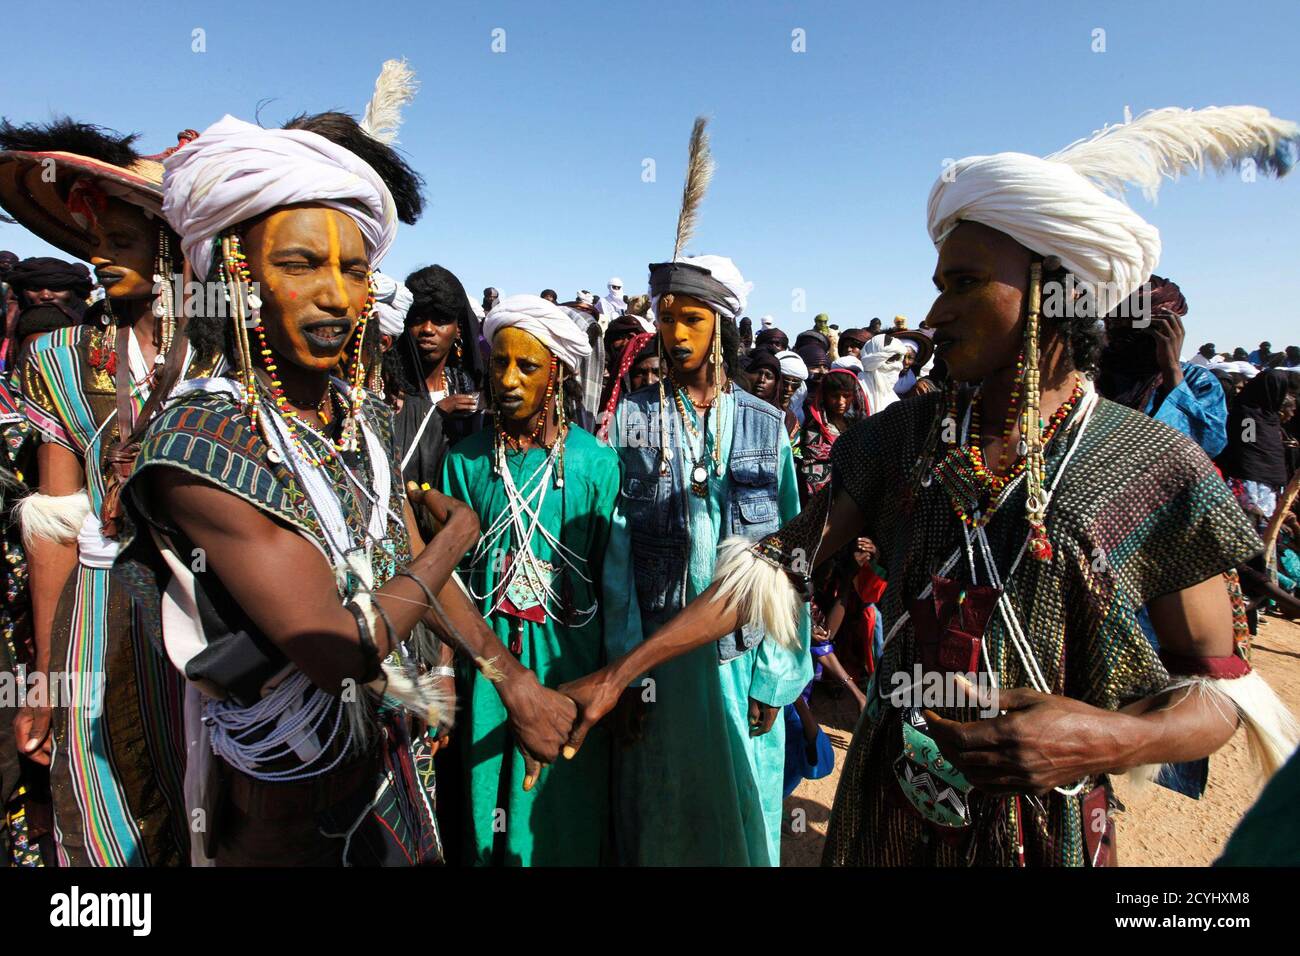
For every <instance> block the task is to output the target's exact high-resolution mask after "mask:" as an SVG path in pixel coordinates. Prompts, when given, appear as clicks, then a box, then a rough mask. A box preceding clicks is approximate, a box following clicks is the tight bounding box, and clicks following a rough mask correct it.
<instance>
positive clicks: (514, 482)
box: [443, 295, 640, 866]
mask: <svg viewBox="0 0 1300 956" xmlns="http://www.w3.org/2000/svg"><path fill="white" fill-rule="evenodd" d="M484 335H485V337H486V338H487V340H488V341H489V342H490V343H491V346H492V355H491V359H490V363H489V366H490V367H489V375H490V378H491V382H492V396H493V406H494V415H495V422H494V426H493V427H492V428H490V429H484V430H482V431H480V432H478V433H476V434H474V435H472V436H470V437H469V438H467V439H466V440H465V441H463V442H461V443H460V444H458V445H456V446H455V447H454V448H453V449H452V450H451V451H450V453H449V454H448V456H447V460H446V465H445V467H444V471H443V489H444V491H445V493H446V494H448V495H450V496H452V497H454V498H458V499H460V500H461V501H465V502H467V503H468V504H469V505H470V506H471V507H472V508H473V509H474V510H475V512H477V514H478V517H479V523H480V526H481V528H482V532H483V536H482V539H481V540H480V542H479V545H478V547H477V548H476V549H475V550H474V551H473V552H472V553H471V554H470V555H469V556H468V557H467V558H466V560H465V561H464V562H463V564H462V568H461V570H462V574H463V578H464V581H465V584H466V586H467V587H468V588H469V590H470V593H471V595H472V596H473V598H474V600H475V602H476V603H477V604H478V605H479V608H480V610H481V611H482V613H483V616H484V617H485V618H486V619H487V620H488V621H489V623H490V625H491V627H492V629H493V630H494V631H495V632H496V634H497V635H498V636H499V637H500V638H501V642H502V644H503V645H504V647H503V650H502V653H506V652H507V651H508V652H509V653H511V654H513V655H514V656H515V657H516V658H518V659H519V661H520V662H521V663H522V664H523V665H524V666H525V667H527V668H529V669H530V670H532V671H533V672H534V673H535V674H536V675H537V679H538V680H539V681H540V682H541V683H542V684H543V685H544V686H547V687H555V686H557V685H558V684H561V683H563V682H564V681H568V680H573V679H575V678H577V677H580V676H581V675H583V674H586V673H588V672H590V671H591V670H594V669H596V668H599V667H601V666H603V665H604V663H605V661H606V660H607V654H606V641H607V638H609V637H610V636H612V635H613V634H618V635H619V636H620V639H622V640H627V639H628V635H635V637H639V635H640V621H639V618H638V616H637V614H636V609H635V604H633V603H632V595H633V594H634V592H633V589H632V588H633V585H632V580H631V577H630V574H631V571H630V568H629V567H628V566H627V565H626V564H624V565H623V573H624V580H622V581H621V582H620V581H618V580H617V579H616V577H613V576H606V577H605V581H606V586H605V588H604V590H603V592H602V588H601V580H602V558H603V556H604V555H605V553H606V549H607V548H608V549H611V550H614V551H619V552H621V553H626V551H627V545H626V541H625V539H626V534H627V532H626V528H625V526H624V525H623V524H622V523H621V520H620V518H619V516H618V514H617V512H616V511H615V507H614V503H615V499H616V497H617V495H618V489H619V466H618V456H617V455H616V454H615V452H614V451H613V449H610V448H607V447H605V446H603V445H601V444H599V443H598V442H597V441H596V439H595V438H594V437H592V436H591V435H590V434H589V433H587V432H585V431H583V430H582V429H580V428H578V427H576V426H572V425H570V424H569V423H570V422H571V421H572V419H573V416H574V414H576V410H577V406H576V405H575V404H574V402H573V401H566V400H570V399H572V400H577V401H580V399H581V393H580V390H579V389H578V388H577V387H576V386H577V385H578V380H577V379H576V378H575V377H574V372H575V371H576V369H577V367H578V365H579V364H580V363H581V360H582V358H583V357H584V356H585V355H586V354H588V352H589V351H590V346H589V345H588V342H587V338H586V336H585V335H583V334H582V333H581V331H580V330H579V329H578V327H577V325H575V324H574V322H573V321H572V320H571V319H570V318H569V317H568V316H567V315H566V314H565V313H564V312H563V311H562V310H561V309H560V308H559V307H557V306H555V305H553V304H552V303H550V302H547V301H546V300H545V299H542V298H540V297H538V296H532V295H520V296H511V297H509V298H507V299H504V300H502V301H501V302H500V304H498V305H497V306H496V307H495V308H494V309H493V310H492V312H491V313H490V314H489V315H488V317H487V320H486V322H485V324H484ZM457 691H458V695H459V697H460V701H461V711H460V713H459V714H458V718H457V731H456V739H455V744H454V747H453V748H452V749H453V751H458V753H457V754H456V756H457V757H458V758H459V761H460V765H461V784H462V792H461V794H460V797H461V799H462V800H463V801H464V804H463V807H462V810H461V812H460V814H459V816H460V818H461V819H462V820H463V821H464V826H465V830H464V832H463V833H461V834H460V838H461V852H462V856H463V857H464V859H465V862H470V863H473V864H475V865H480V866H487V865H521V866H529V865H541V866H547V865H549V866H555V865H587V866H594V865H598V864H601V863H605V862H610V861H611V859H612V841H611V838H610V735H609V732H608V731H607V730H606V729H605V728H600V729H599V730H597V731H595V732H593V734H592V737H591V740H590V741H589V743H588V746H587V747H585V748H584V749H583V751H582V753H581V754H579V755H578V756H577V757H576V758H575V759H573V760H571V761H562V762H561V763H560V764H559V765H557V766H554V767H548V768H538V767H536V765H529V766H526V765H525V761H524V759H523V758H522V756H521V755H520V754H519V753H518V752H517V751H516V749H515V747H514V742H513V740H512V739H511V733H510V730H509V728H508V726H507V714H506V711H505V709H504V708H503V707H502V706H501V701H500V698H499V696H498V695H497V693H496V692H495V690H493V689H492V687H491V686H490V683H489V681H488V679H487V678H485V677H484V676H483V674H481V673H480V672H479V671H478V670H476V669H474V668H472V667H469V666H466V667H463V668H462V669H461V672H460V673H459V674H458V677H457Z"/></svg>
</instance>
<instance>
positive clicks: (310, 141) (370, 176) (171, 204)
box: [162, 116, 397, 279]
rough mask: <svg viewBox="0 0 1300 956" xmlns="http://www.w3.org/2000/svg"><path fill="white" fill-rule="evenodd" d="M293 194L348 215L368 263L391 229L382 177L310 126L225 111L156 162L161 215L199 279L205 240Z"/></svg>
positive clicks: (379, 254)
mask: <svg viewBox="0 0 1300 956" xmlns="http://www.w3.org/2000/svg"><path fill="white" fill-rule="evenodd" d="M299 202H315V203H320V204H321V205H324V206H328V207H330V208H331V209H337V210H339V211H340V212H343V213H346V214H347V215H348V216H351V217H352V219H353V221H355V222H356V224H357V226H358V227H359V228H360V229H361V235H362V238H363V239H365V243H366V251H367V252H368V253H369V255H370V263H371V265H372V266H374V265H377V264H378V263H379V261H380V260H381V259H383V257H384V253H386V252H387V251H388V249H389V247H390V246H391V245H392V244H393V238H394V237H395V236H396V234H397V207H396V206H395V205H394V203H393V196H392V193H390V192H389V190H388V187H387V186H386V185H384V181H383V180H382V179H380V178H379V175H378V174H377V173H376V172H375V171H374V170H373V169H372V168H371V167H370V165H369V164H368V163H366V162H365V161H364V160H362V159H361V158H360V157H359V156H357V155H356V154H355V153H352V152H351V151H349V150H346V149H344V148H343V147H342V146H337V145H335V144H334V143H332V142H330V141H329V140H327V139H326V138H325V137H323V136H318V135H317V134H316V133H309V132H307V131H306V130H297V129H262V128H261V127H260V126H254V125H253V124H252V123H245V122H244V121H243V120H238V119H235V118H234V117H233V116H225V117H222V118H221V119H220V120H218V121H217V122H215V123H213V124H212V125H211V126H209V127H208V128H207V129H206V130H204V131H203V133H202V134H201V135H200V136H199V137H198V139H195V140H191V141H190V142H189V143H187V144H185V145H184V146H182V147H181V148H180V149H178V150H177V151H176V152H174V153H172V154H171V155H170V156H168V157H167V159H166V160H165V161H164V162H163V205H162V212H163V216H164V217H165V218H166V220H167V222H168V223H170V224H171V227H172V228H173V229H175V230H176V233H177V235H179V236H180V237H181V248H182V249H183V250H184V251H185V258H186V259H187V260H189V263H190V265H191V266H192V267H193V269H194V274H195V275H196V276H197V277H199V278H200V279H202V278H205V277H206V276H207V274H208V271H209V269H210V268H211V266H212V240H213V239H215V238H216V237H217V236H218V235H220V234H221V233H222V232H223V231H224V230H226V229H228V228H230V227H231V226H234V225H237V224H238V223H241V222H245V221H246V220H249V219H252V218H253V217H254V216H258V215H261V214H262V213H264V212H267V211H268V210H271V209H278V208H279V207H281V206H288V205H290V204H291V203H299Z"/></svg>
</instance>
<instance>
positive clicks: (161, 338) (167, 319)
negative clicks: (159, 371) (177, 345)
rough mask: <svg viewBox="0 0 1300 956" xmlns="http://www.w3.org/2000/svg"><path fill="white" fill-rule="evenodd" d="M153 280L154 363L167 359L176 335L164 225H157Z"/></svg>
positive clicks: (169, 254)
mask: <svg viewBox="0 0 1300 956" xmlns="http://www.w3.org/2000/svg"><path fill="white" fill-rule="evenodd" d="M153 281H154V283H155V285H156V286H157V287H158V298H157V299H155V300H154V304H153V314H154V316H155V317H156V318H157V319H158V355H157V357H156V358H155V359H154V364H155V365H162V364H163V363H164V362H166V361H167V350H168V349H170V348H171V347H172V339H173V338H175V336H176V290H175V287H174V286H173V285H172V248H171V235H170V233H169V232H168V230H167V227H166V226H163V225H160V226H159V227H158V251H157V254H156V255H155V257H154V274H153Z"/></svg>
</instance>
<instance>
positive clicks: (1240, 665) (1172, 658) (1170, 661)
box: [1160, 651, 1251, 680]
mask: <svg viewBox="0 0 1300 956" xmlns="http://www.w3.org/2000/svg"><path fill="white" fill-rule="evenodd" d="M1160 661H1161V663H1163V664H1164V665H1165V669H1166V670H1168V671H1169V673H1170V674H1173V675H1174V676H1176V677H1212V678H1214V679H1215V680H1223V679H1225V678H1226V679H1232V678H1236V677H1245V676H1246V675H1247V674H1249V673H1250V670H1251V667H1250V664H1248V663H1247V662H1246V660H1245V659H1244V658H1241V657H1238V656H1237V655H1236V654H1229V655H1227V656H1226V657H1193V656H1191V655H1188V654H1174V653H1171V652H1169V651H1161V652H1160Z"/></svg>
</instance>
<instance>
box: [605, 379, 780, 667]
mask: <svg viewBox="0 0 1300 956" xmlns="http://www.w3.org/2000/svg"><path fill="white" fill-rule="evenodd" d="M733 395H734V396H735V399H736V418H735V422H734V425H733V427H732V436H731V454H730V456H729V457H728V459H727V473H728V474H727V477H728V479H729V481H728V494H727V496H726V500H725V502H724V505H723V508H724V515H723V521H722V528H723V536H724V537H729V536H731V535H742V536H743V537H746V538H749V539H751V540H758V539H759V538H762V537H764V536H765V535H768V534H771V533H772V532H773V531H776V530H778V529H779V528H780V527H781V513H780V508H779V501H778V495H777V474H778V471H777V464H778V458H777V448H778V445H779V442H780V438H781V432H782V430H783V429H784V427H785V422H784V416H783V415H782V414H781V412H779V411H778V410H777V409H775V408H773V407H772V406H771V405H769V404H768V403H767V402H764V401H762V400H761V399H758V398H755V397H754V396H753V395H751V394H749V393H748V392H746V391H744V390H742V389H740V388H739V387H736V388H735V389H734V391H733ZM659 413H660V408H659V387H658V386H657V385H649V386H646V387H645V388H642V389H638V390H637V391H635V392H632V393H631V394H630V395H628V396H627V397H626V398H625V399H624V400H623V405H622V407H621V408H620V410H619V414H620V418H621V419H622V422H623V427H622V429H621V431H620V433H618V434H612V435H611V436H610V438H611V440H612V441H613V443H614V446H615V448H616V449H617V451H618V453H619V457H620V458H621V459H622V462H623V484H622V488H621V489H620V493H619V498H618V506H619V508H621V509H622V511H623V515H624V517H625V518H626V520H627V525H628V530H629V531H630V533H631V537H632V567H633V571H634V573H635V577H636V591H637V603H638V604H639V606H640V608H641V626H642V631H643V633H644V634H645V635H646V637H649V636H650V635H651V634H652V633H654V631H655V630H656V629H657V628H659V627H660V626H661V625H662V624H664V623H665V622H667V621H668V620H669V619H670V618H671V617H672V616H673V615H674V614H676V613H677V612H678V611H680V610H681V609H682V607H683V606H685V604H686V583H687V582H686V577H687V558H688V555H689V553H690V548H691V542H690V538H689V535H688V533H687V528H686V520H687V507H686V495H689V494H690V493H691V492H690V490H689V487H688V484H687V478H686V471H687V468H688V463H687V462H686V461H685V460H684V456H683V455H682V454H681V453H680V442H681V439H680V436H679V431H680V429H681V422H680V420H679V418H678V416H677V415H676V412H675V409H673V407H672V406H671V405H669V408H668V446H669V447H670V448H672V449H673V450H674V453H673V457H672V459H671V460H670V461H669V462H668V474H667V475H660V474H659V466H660V442H661V435H660V427H659ZM710 468H712V465H710ZM711 480H716V478H711ZM712 544H713V546H714V547H715V548H716V547H717V546H718V545H719V544H721V541H715V542H712ZM762 639H763V634H762V631H760V630H759V629H757V628H754V627H751V626H748V625H746V626H745V627H743V628H740V629H738V630H737V631H736V632H735V633H734V634H729V635H727V636H726V637H724V638H723V639H722V640H720V641H719V642H718V657H719V660H720V661H722V662H725V661H729V660H731V659H732V658H735V657H739V656H740V655H742V654H744V653H745V652H746V651H747V650H749V649H750V648H751V647H754V646H755V645H757V644H758V643H759V642H760V641H761V640H762Z"/></svg>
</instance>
